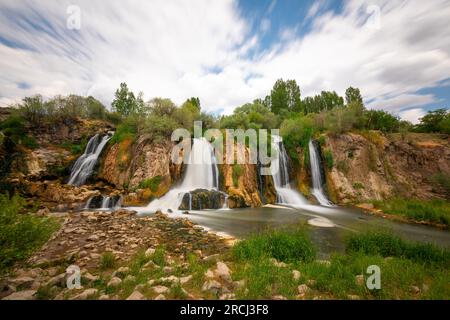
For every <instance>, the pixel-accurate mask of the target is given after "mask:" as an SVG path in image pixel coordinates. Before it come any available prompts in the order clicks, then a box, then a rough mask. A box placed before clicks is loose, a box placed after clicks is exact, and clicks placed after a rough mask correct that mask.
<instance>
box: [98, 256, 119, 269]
mask: <svg viewBox="0 0 450 320" xmlns="http://www.w3.org/2000/svg"><path fill="white" fill-rule="evenodd" d="M115 266H116V257H115V256H114V254H113V253H112V252H110V251H106V252H105V253H103V254H102V256H101V258H100V269H102V270H109V269H113V268H114V267H115Z"/></svg>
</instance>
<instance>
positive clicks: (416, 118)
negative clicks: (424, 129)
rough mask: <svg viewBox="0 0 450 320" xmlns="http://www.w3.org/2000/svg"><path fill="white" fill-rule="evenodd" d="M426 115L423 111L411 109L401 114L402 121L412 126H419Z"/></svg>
mask: <svg viewBox="0 0 450 320" xmlns="http://www.w3.org/2000/svg"><path fill="white" fill-rule="evenodd" d="M425 115H426V112H425V110H423V109H420V108H418V109H409V110H405V111H402V112H400V113H399V116H400V118H401V119H403V120H406V121H409V122H411V123H412V124H418V123H419V122H420V119H421V118H422V117H423V116H425Z"/></svg>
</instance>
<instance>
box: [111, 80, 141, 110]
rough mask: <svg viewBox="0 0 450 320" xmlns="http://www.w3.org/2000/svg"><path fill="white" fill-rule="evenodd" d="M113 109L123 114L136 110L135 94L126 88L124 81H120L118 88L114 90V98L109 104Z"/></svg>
mask: <svg viewBox="0 0 450 320" xmlns="http://www.w3.org/2000/svg"><path fill="white" fill-rule="evenodd" d="M111 106H112V108H113V110H114V111H116V112H118V113H120V114H121V115H123V116H129V115H130V114H134V113H136V112H137V110H138V104H137V101H136V96H135V95H134V93H133V92H132V91H130V90H129V89H128V86H127V84H126V83H124V82H123V83H121V84H120V88H119V89H117V90H116V93H115V98H114V100H113V102H112V104H111Z"/></svg>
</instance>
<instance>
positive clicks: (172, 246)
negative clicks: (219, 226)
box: [0, 210, 238, 300]
mask: <svg viewBox="0 0 450 320" xmlns="http://www.w3.org/2000/svg"><path fill="white" fill-rule="evenodd" d="M62 219H64V222H63V226H62V228H61V229H60V231H58V232H57V233H56V234H55V235H54V236H53V237H52V239H50V241H49V242H48V243H47V244H46V245H45V246H44V247H43V248H42V249H41V250H40V251H39V252H37V253H36V254H35V255H34V256H33V257H32V258H30V259H29V260H28V261H27V263H26V266H22V267H21V268H17V269H15V270H14V272H13V273H12V274H10V275H8V277H5V278H3V279H2V280H1V281H0V290H1V291H0V298H2V299H21V300H23V299H26V300H29V299H91V298H92V299H125V298H130V299H147V298H148V299H155V298H158V299H165V298H172V299H173V298H187V299H198V298H203V297H215V296H217V295H218V294H219V293H227V292H229V290H222V284H221V282H220V281H222V280H223V281H231V278H230V276H229V272H230V271H229V269H228V267H227V265H226V264H224V263H222V262H220V261H216V260H217V258H218V253H220V254H224V253H225V254H226V252H227V251H228V248H229V247H230V239H224V238H220V237H218V236H217V235H215V234H212V233H208V232H207V231H205V230H203V229H202V228H201V227H198V226H195V225H193V224H192V223H191V222H190V221H189V220H187V219H170V218H168V217H167V216H165V215H163V214H157V215H155V216H152V217H144V218H138V217H136V216H135V215H134V214H133V213H132V212H129V211H125V210H121V211H117V212H114V213H110V212H81V213H80V212H79V213H70V214H64V215H63V216H62ZM111 257H113V258H112V259H111ZM111 260H112V261H111ZM71 265H75V266H78V267H79V268H80V270H81V274H82V277H81V284H82V288H81V289H78V290H77V289H71V290H70V289H68V288H67V279H68V277H69V276H70V274H69V273H66V269H67V268H68V267H69V266H71ZM208 267H214V268H212V269H210V270H207V268H208ZM208 272H209V274H208ZM194 273H196V274H194ZM199 275H201V277H200V278H204V279H200V278H199ZM193 278H196V279H194V280H196V281H197V282H198V284H199V286H200V285H201V288H200V287H199V286H197V287H198V288H197V289H195V288H194V287H196V286H195V285H191V287H192V288H191V289H192V290H193V291H194V292H192V293H190V292H187V291H186V289H184V288H183V286H184V285H185V286H186V287H189V286H190V285H189V284H188V283H189V282H191V280H192V279H193ZM217 278H221V279H222V280H220V279H217ZM203 280H204V281H203ZM223 281H222V282H223ZM192 282H194V281H192ZM200 282H201V283H200ZM237 285H238V284H232V286H237ZM195 291H197V292H195ZM219 291H220V292H219ZM222 291H223V292H222ZM211 294H212V296H211ZM226 297H227V296H224V297H223V298H226Z"/></svg>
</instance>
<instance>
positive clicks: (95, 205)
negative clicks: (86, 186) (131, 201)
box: [84, 196, 122, 211]
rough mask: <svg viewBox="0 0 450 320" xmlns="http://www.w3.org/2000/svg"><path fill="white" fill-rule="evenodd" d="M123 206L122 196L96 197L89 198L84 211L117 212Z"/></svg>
mask: <svg viewBox="0 0 450 320" xmlns="http://www.w3.org/2000/svg"><path fill="white" fill-rule="evenodd" d="M121 206H122V197H121V196H111V197H110V196H94V197H91V198H89V200H88V201H87V203H86V206H85V207H84V210H92V209H94V210H103V211H108V210H115V209H118V208H120V207H121Z"/></svg>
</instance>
